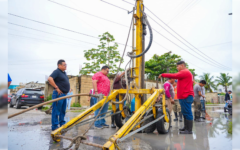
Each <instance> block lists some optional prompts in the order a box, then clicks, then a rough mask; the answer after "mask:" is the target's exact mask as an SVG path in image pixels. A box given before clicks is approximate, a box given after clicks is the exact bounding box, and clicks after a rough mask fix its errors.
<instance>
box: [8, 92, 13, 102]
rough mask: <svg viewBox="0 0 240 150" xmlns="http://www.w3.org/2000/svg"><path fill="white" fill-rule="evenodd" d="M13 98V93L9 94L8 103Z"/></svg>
mask: <svg viewBox="0 0 240 150" xmlns="http://www.w3.org/2000/svg"><path fill="white" fill-rule="evenodd" d="M11 98H12V95H11V94H8V103H10V101H11Z"/></svg>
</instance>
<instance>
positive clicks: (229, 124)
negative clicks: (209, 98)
mask: <svg viewBox="0 0 240 150" xmlns="http://www.w3.org/2000/svg"><path fill="white" fill-rule="evenodd" d="M228 133H229V134H232V121H229V123H228Z"/></svg>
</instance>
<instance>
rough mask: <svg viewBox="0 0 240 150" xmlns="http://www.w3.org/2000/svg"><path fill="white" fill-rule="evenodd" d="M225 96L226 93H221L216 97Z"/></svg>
mask: <svg viewBox="0 0 240 150" xmlns="http://www.w3.org/2000/svg"><path fill="white" fill-rule="evenodd" d="M225 94H226V93H223V92H222V93H218V95H223V96H225Z"/></svg>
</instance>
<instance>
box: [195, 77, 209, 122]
mask: <svg viewBox="0 0 240 150" xmlns="http://www.w3.org/2000/svg"><path fill="white" fill-rule="evenodd" d="M205 85H206V81H205V80H201V81H200V82H199V83H196V84H195V85H194V87H193V91H194V120H195V121H197V122H200V121H201V119H200V115H201V112H200V111H201V102H200V98H201V97H203V98H204V97H205V96H203V95H202V87H204V86H205Z"/></svg>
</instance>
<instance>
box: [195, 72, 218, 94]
mask: <svg viewBox="0 0 240 150" xmlns="http://www.w3.org/2000/svg"><path fill="white" fill-rule="evenodd" d="M199 77H200V80H205V81H206V82H207V84H206V85H205V86H204V87H205V90H206V92H213V90H212V89H215V90H216V89H217V86H216V85H215V84H214V81H213V78H214V76H211V75H210V73H203V75H201V76H199Z"/></svg>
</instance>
